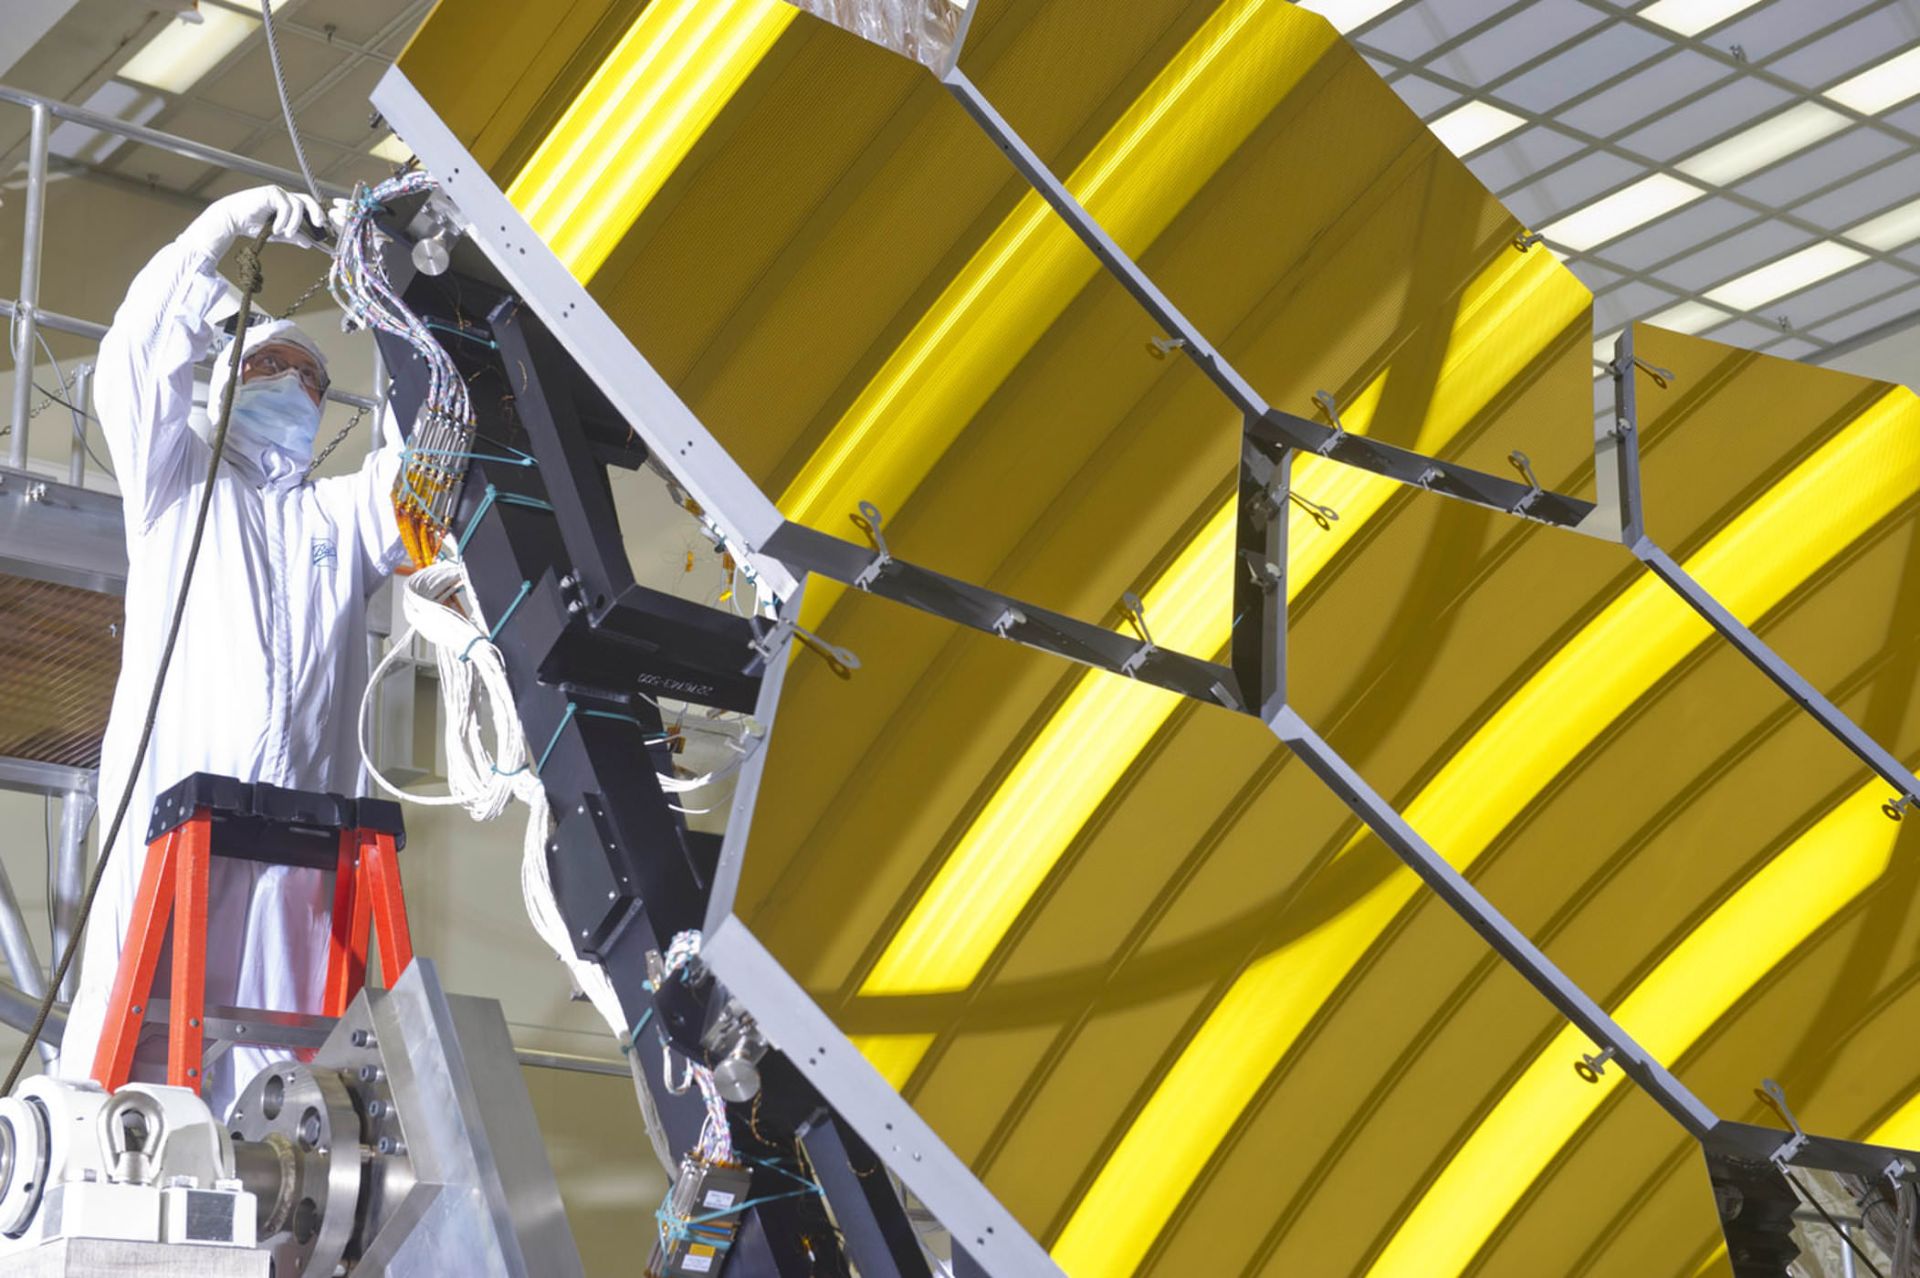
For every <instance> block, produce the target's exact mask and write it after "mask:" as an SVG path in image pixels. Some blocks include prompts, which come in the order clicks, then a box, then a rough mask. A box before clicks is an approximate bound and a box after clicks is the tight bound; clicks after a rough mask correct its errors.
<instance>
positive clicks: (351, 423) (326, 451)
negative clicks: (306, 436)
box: [302, 408, 367, 479]
mask: <svg viewBox="0 0 1920 1278" xmlns="http://www.w3.org/2000/svg"><path fill="white" fill-rule="evenodd" d="M366 415H367V410H366V409H364V408H356V409H354V410H353V416H352V417H349V418H348V419H347V424H346V425H345V426H342V427H341V428H340V433H339V434H338V435H335V436H334V437H333V438H332V439H331V440H329V441H328V442H327V446H326V447H325V448H323V449H321V450H320V455H319V456H318V457H315V458H314V459H313V464H312V465H311V466H308V467H307V473H306V474H305V475H304V476H303V477H302V478H305V479H312V478H313V472H314V471H316V470H319V469H320V463H321V462H324V461H325V460H326V459H327V458H329V457H331V456H333V450H334V449H336V448H338V447H340V445H341V443H342V442H344V441H345V440H346V438H347V436H349V435H351V434H353V428H354V427H355V426H358V425H359V424H360V419H361V418H362V417H365V416H366Z"/></svg>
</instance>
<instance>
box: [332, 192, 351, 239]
mask: <svg viewBox="0 0 1920 1278" xmlns="http://www.w3.org/2000/svg"><path fill="white" fill-rule="evenodd" d="M352 216H353V201H352V200H349V199H346V198H344V197H340V198H336V199H335V200H334V201H333V203H331V204H329V205H328V206H327V225H328V226H331V227H332V228H333V235H334V238H335V239H339V238H340V237H341V236H342V235H345V234H346V231H347V219H348V218H350V217H352Z"/></svg>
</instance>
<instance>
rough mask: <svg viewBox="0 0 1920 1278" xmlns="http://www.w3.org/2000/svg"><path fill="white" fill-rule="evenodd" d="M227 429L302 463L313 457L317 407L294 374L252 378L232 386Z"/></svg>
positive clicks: (317, 420) (316, 431)
mask: <svg viewBox="0 0 1920 1278" xmlns="http://www.w3.org/2000/svg"><path fill="white" fill-rule="evenodd" d="M229 428H230V429H231V430H233V431H234V432H236V433H238V434H240V435H242V436H244V437H245V438H246V439H247V440H249V441H251V442H253V443H254V444H257V445H260V446H262V447H266V448H271V449H273V450H274V451H276V452H279V453H282V454H284V455H285V456H287V457H288V458H290V459H292V460H293V461H294V462H296V463H297V464H298V465H300V466H305V465H306V464H307V463H308V462H309V461H311V460H312V459H313V438H314V436H315V435H317V434H318V433H319V431H320V406H319V405H317V404H315V403H314V402H313V397H312V396H310V395H309V394H307V388H306V387H305V386H304V385H302V384H301V381H300V374H298V373H291V372H289V373H279V374H276V375H275V376H273V377H260V378H255V379H254V380H253V381H250V382H242V383H240V385H239V386H237V387H235V388H234V392H233V413H232V417H231V420H230V423H229Z"/></svg>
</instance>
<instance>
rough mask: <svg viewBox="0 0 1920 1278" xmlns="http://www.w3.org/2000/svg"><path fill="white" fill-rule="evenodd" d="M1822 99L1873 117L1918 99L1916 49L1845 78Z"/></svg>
mask: <svg viewBox="0 0 1920 1278" xmlns="http://www.w3.org/2000/svg"><path fill="white" fill-rule="evenodd" d="M1826 96H1827V97H1828V98H1829V99H1831V100H1832V101H1835V102H1838V103H1839V104H1840V105H1841V106H1844V107H1851V108H1852V109H1853V110H1855V111H1858V112H1860V113H1861V114H1862V115H1877V114H1879V113H1880V112H1882V111H1885V110H1886V109H1887V108H1888V107H1895V106H1899V105H1900V104H1901V103H1902V102H1906V101H1908V100H1910V99H1912V98H1915V97H1920V45H1915V46H1914V47H1913V48H1911V49H1908V50H1906V51H1905V52H1903V53H1897V54H1895V55H1894V56H1893V57H1891V58H1888V59H1887V60H1886V61H1884V62H1881V63H1879V64H1877V65H1875V66H1871V67H1868V68H1867V69H1866V70H1865V71H1862V72H1860V73H1859V74H1857V75H1853V76H1849V77H1848V78H1847V79H1845V80H1842V81H1841V82H1840V83H1838V84H1836V85H1834V86H1833V87H1832V88H1830V89H1828V90H1827V91H1826Z"/></svg>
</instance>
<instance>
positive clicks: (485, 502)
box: [454, 484, 553, 555]
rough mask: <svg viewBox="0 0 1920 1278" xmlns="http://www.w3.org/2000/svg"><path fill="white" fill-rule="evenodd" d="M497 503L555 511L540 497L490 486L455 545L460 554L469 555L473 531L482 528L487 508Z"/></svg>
mask: <svg viewBox="0 0 1920 1278" xmlns="http://www.w3.org/2000/svg"><path fill="white" fill-rule="evenodd" d="M496 501H498V502H504V503H506V504H507V505H509V506H525V507H526V508H528V509H529V510H546V511H551V510H552V509H553V506H552V504H551V503H548V502H544V501H541V500H540V499H539V498H538V497H523V496H521V495H520V494H519V493H503V492H501V491H500V489H499V488H498V487H497V486H496V485H493V484H488V485H487V491H486V492H485V494H483V495H482V496H481V498H480V504H479V505H478V506H475V507H474V508H473V518H471V519H469V520H467V530H466V531H465V532H463V533H461V534H460V540H459V541H457V542H455V543H454V549H455V550H456V551H458V552H459V553H460V554H463V555H464V554H466V553H467V542H468V541H469V540H470V539H471V538H472V537H473V530H474V529H476V528H478V527H479V526H480V517H481V516H482V515H485V514H486V513H487V508H488V507H489V506H491V505H493V503H495V502H496Z"/></svg>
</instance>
